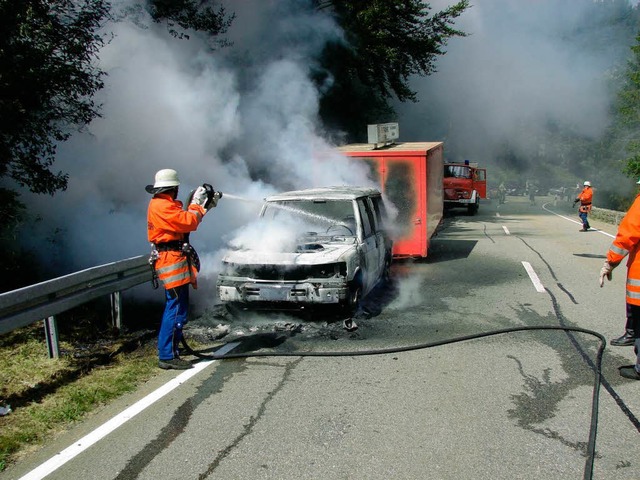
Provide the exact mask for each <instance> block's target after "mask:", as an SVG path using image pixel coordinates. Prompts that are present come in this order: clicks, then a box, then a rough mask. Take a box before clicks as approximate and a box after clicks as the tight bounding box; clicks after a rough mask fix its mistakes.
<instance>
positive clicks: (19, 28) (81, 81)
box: [0, 0, 109, 194]
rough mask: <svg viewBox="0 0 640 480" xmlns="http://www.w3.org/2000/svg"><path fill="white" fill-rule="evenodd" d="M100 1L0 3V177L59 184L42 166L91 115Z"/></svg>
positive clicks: (45, 189)
mask: <svg viewBox="0 0 640 480" xmlns="http://www.w3.org/2000/svg"><path fill="white" fill-rule="evenodd" d="M108 8H109V4H108V3H107V2H106V0H82V1H76V0H58V1H55V2H51V1H46V0H7V1H3V2H0V31H2V35H1V36H0V99H1V100H0V119H1V120H0V122H1V123H0V131H2V135H0V177H2V176H9V177H10V178H12V179H13V180H15V181H16V182H18V184H20V185H22V186H26V187H28V188H29V189H30V190H31V191H32V192H35V193H48V194H53V193H54V192H56V191H58V190H61V189H62V190H64V189H65V188H66V186H67V178H68V175H67V174H65V173H63V172H57V173H54V172H52V171H51V170H50V167H51V166H52V164H53V162H54V159H55V153H56V143H57V142H63V141H65V140H67V139H68V138H69V136H70V135H71V132H72V130H73V129H74V128H81V127H83V126H84V125H86V124H88V123H89V122H90V121H91V120H92V119H93V118H95V117H96V116H98V106H97V105H96V104H95V103H94V100H93V95H94V94H95V92H96V91H98V90H99V89H101V88H102V87H103V82H102V77H103V75H104V73H103V72H101V71H100V70H99V69H98V68H97V67H96V66H95V63H94V60H95V59H96V57H97V53H98V50H99V49H100V47H101V46H102V45H103V41H104V39H103V37H102V36H101V35H100V34H98V33H97V31H98V29H99V28H100V26H101V25H102V22H103V21H104V20H105V19H106V18H108Z"/></svg>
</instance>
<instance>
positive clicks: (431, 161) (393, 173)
mask: <svg viewBox="0 0 640 480" xmlns="http://www.w3.org/2000/svg"><path fill="white" fill-rule="evenodd" d="M374 147H375V146H374V145H373V144H366V143H365V144H351V145H344V146H342V147H338V150H339V151H340V152H341V153H342V154H344V155H346V156H348V157H351V158H353V159H360V160H362V161H364V162H367V164H368V165H369V167H370V169H371V177H372V178H376V179H377V180H378V181H379V183H380V191H381V192H382V193H383V194H384V195H385V196H386V198H387V199H388V200H389V201H390V202H391V203H392V204H393V205H395V207H396V208H397V209H398V212H397V213H398V215H397V217H396V219H395V226H396V227H397V234H396V235H395V238H394V245H393V256H394V257H396V258H402V257H426V256H427V253H428V251H429V242H430V240H431V237H432V236H433V235H434V234H435V232H436V229H437V227H438V225H439V224H440V222H441V221H442V211H443V187H442V181H443V170H444V168H443V143H442V142H402V143H395V144H392V145H388V146H385V147H381V148H374Z"/></svg>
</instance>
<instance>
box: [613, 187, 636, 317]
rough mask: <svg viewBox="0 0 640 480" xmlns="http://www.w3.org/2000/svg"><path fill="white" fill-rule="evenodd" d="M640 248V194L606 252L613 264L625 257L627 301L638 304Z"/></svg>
mask: <svg viewBox="0 0 640 480" xmlns="http://www.w3.org/2000/svg"><path fill="white" fill-rule="evenodd" d="M639 249H640V195H638V196H637V197H636V199H635V200H634V201H633V204H632V205H631V208H629V210H628V211H627V213H626V215H625V216H624V218H623V219H622V221H621V222H620V226H619V227H618V233H617V235H616V238H615V239H614V240H613V242H612V243H611V246H610V247H609V251H608V252H607V261H608V262H609V263H611V264H613V265H617V264H619V263H620V262H621V261H622V260H623V259H624V257H626V256H628V257H629V258H628V259H627V288H626V297H627V303H630V304H632V305H640V259H639V258H637V256H638V250H639Z"/></svg>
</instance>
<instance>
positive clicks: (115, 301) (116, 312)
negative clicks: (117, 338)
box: [111, 292, 122, 333]
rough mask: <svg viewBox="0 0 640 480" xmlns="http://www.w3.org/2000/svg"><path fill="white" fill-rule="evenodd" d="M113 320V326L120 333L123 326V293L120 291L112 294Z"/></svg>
mask: <svg viewBox="0 0 640 480" xmlns="http://www.w3.org/2000/svg"><path fill="white" fill-rule="evenodd" d="M111 321H112V323H113V327H114V328H115V329H116V330H117V331H118V333H120V329H121V328H122V295H120V292H113V293H112V294H111Z"/></svg>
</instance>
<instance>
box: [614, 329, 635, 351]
mask: <svg viewBox="0 0 640 480" xmlns="http://www.w3.org/2000/svg"><path fill="white" fill-rule="evenodd" d="M635 341H636V338H635V336H634V331H633V330H629V329H627V331H626V332H624V335H622V336H621V337H618V338H614V339H613V340H611V342H610V343H611V345H613V346H614V347H628V346H630V345H633V344H634V343H635Z"/></svg>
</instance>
